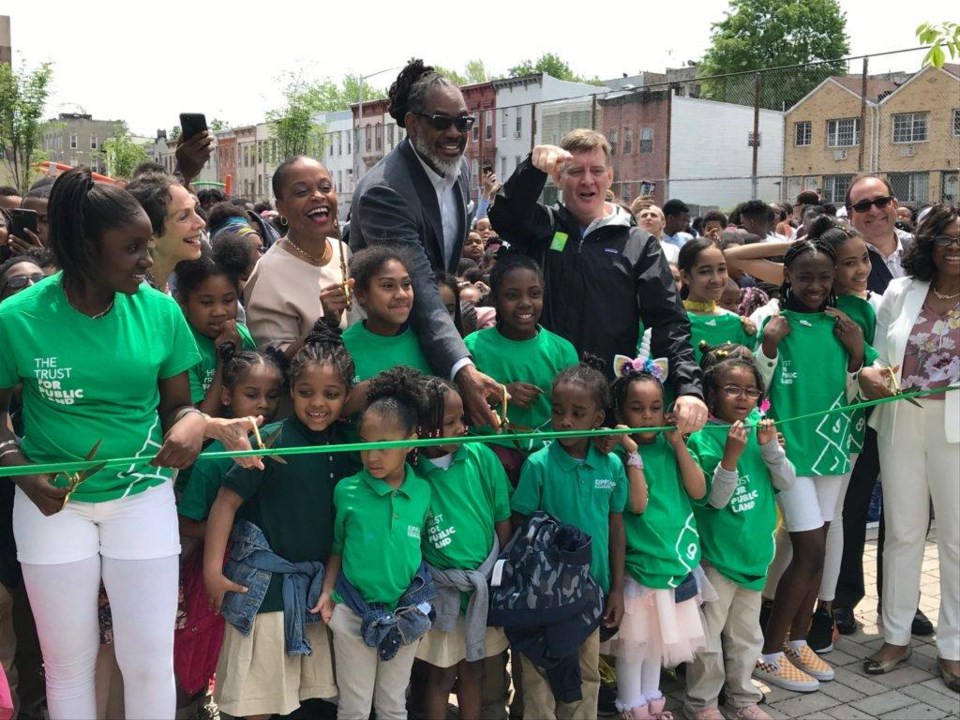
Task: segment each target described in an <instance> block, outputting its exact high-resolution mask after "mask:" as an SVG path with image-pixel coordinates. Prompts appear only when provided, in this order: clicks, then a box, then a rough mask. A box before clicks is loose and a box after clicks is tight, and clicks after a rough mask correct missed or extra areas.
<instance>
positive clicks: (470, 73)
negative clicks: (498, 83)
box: [463, 59, 492, 84]
mask: <svg viewBox="0 0 960 720" xmlns="http://www.w3.org/2000/svg"><path fill="white" fill-rule="evenodd" d="M463 71H464V74H465V75H466V80H467V83H468V84H474V83H482V82H487V81H488V80H492V78H491V77H490V74H489V73H488V72H487V68H486V67H484V65H483V60H480V59H477V60H469V61H467V64H466V65H464V66H463Z"/></svg>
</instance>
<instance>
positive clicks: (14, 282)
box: [0, 272, 46, 290]
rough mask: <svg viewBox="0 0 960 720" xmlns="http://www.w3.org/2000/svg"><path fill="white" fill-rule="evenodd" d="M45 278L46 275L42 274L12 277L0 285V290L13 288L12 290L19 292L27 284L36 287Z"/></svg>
mask: <svg viewBox="0 0 960 720" xmlns="http://www.w3.org/2000/svg"><path fill="white" fill-rule="evenodd" d="M45 277H46V275H44V274H43V273H42V272H41V273H32V274H30V275H14V276H13V277H12V278H7V280H6V282H4V283H2V284H0V289H2V288H13V289H14V290H21V289H23V288H25V287H26V286H27V283H30V284H31V285H36V284H37V283H38V282H40V281H41V280H43V279H44V278H45Z"/></svg>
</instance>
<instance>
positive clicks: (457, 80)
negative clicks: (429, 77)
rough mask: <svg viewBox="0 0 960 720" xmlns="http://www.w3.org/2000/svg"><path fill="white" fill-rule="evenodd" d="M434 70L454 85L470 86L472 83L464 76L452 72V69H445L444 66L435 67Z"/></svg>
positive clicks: (454, 71)
mask: <svg viewBox="0 0 960 720" xmlns="http://www.w3.org/2000/svg"><path fill="white" fill-rule="evenodd" d="M433 69H434V70H435V71H437V72H438V73H440V74H441V75H443V76H444V77H445V78H446V79H447V80H449V81H450V82H452V83H453V84H454V85H469V84H470V81H469V80H468V79H467V78H466V77H465V76H464V75H461V74H460V73H458V72H457V71H456V70H451V69H450V68H445V67H443V66H442V65H434V66H433Z"/></svg>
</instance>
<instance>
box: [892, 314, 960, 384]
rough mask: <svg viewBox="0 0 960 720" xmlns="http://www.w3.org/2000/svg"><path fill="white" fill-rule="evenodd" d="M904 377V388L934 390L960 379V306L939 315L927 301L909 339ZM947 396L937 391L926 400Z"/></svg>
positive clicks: (905, 354) (902, 382) (904, 364)
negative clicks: (928, 305)
mask: <svg viewBox="0 0 960 720" xmlns="http://www.w3.org/2000/svg"><path fill="white" fill-rule="evenodd" d="M901 377H902V378H903V379H902V380H901V382H900V386H901V387H902V388H903V389H904V390H907V389H908V388H909V389H912V390H931V389H934V388H942V387H947V386H948V385H954V384H956V383H957V382H960V305H954V306H953V307H952V308H950V309H949V310H947V311H946V312H944V313H943V314H942V315H939V314H937V313H936V312H935V311H934V310H932V309H930V308H929V307H927V304H926V303H924V305H923V307H922V308H921V309H920V315H919V317H917V322H916V323H915V324H914V326H913V330H911V331H910V338H909V339H908V340H907V349H906V352H905V353H904V356H903V373H902V375H901ZM943 398H944V393H937V394H934V395H927V396H926V398H925V399H930V400H943Z"/></svg>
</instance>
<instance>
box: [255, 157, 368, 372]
mask: <svg viewBox="0 0 960 720" xmlns="http://www.w3.org/2000/svg"><path fill="white" fill-rule="evenodd" d="M273 194H274V195H275V196H276V198H277V210H278V211H279V212H280V222H281V224H283V225H285V226H286V228H287V234H286V236H285V237H284V238H283V240H281V241H280V242H278V243H277V244H275V245H274V246H273V247H271V248H270V250H268V251H267V252H266V254H265V255H264V256H263V257H262V258H261V259H260V262H259V263H258V265H257V268H256V269H255V270H254V271H253V274H252V275H251V276H250V279H249V281H248V282H247V285H246V287H245V288H244V298H245V300H246V302H245V306H246V310H247V325H248V327H249V328H250V331H251V333H253V337H254V339H255V340H256V341H257V345H258V346H260V347H264V346H267V345H272V346H275V347H278V348H279V349H281V350H283V351H284V353H285V354H286V355H287V357H288V358H289V357H293V356H294V355H295V354H296V352H297V351H298V350H299V349H300V348H301V347H302V345H303V338H305V337H306V336H307V334H308V333H309V332H310V331H311V330H312V329H313V325H314V323H315V322H316V321H317V319H318V318H321V317H324V318H327V319H330V320H331V321H332V322H334V323H335V324H336V323H339V324H340V325H341V327H346V325H347V318H346V313H345V312H344V311H345V310H346V309H347V308H348V304H349V303H348V296H347V293H348V288H349V285H350V283H349V281H347V264H348V262H349V260H350V250H349V249H348V248H347V246H346V244H345V243H343V242H341V241H340V240H339V239H338V235H339V232H338V226H337V191H336V188H334V186H333V180H332V179H331V177H330V173H329V172H327V169H326V168H325V167H324V166H323V165H322V164H321V163H319V162H317V161H316V160H314V159H313V158H309V157H305V156H303V155H298V156H297V157H294V158H290V159H289V160H286V161H284V162H283V163H282V164H281V165H280V167H278V168H277V170H276V172H275V173H274V174H273Z"/></svg>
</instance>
